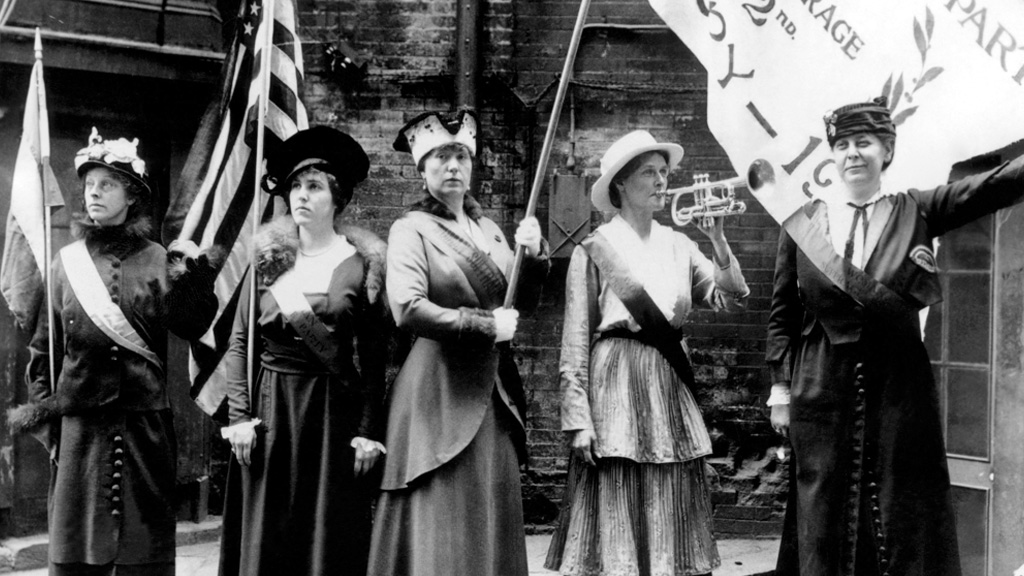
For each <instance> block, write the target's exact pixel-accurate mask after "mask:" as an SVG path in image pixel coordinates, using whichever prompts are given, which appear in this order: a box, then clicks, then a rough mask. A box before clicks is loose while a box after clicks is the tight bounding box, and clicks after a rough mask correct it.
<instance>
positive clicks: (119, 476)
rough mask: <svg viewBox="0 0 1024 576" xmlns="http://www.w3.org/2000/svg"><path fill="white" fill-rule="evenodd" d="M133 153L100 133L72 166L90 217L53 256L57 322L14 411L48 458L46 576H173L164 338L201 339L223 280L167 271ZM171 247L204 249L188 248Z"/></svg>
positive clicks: (44, 330)
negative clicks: (216, 285)
mask: <svg viewBox="0 0 1024 576" xmlns="http://www.w3.org/2000/svg"><path fill="white" fill-rule="evenodd" d="M137 146H138V140H134V141H131V142H129V141H128V140H125V139H124V138H121V139H119V140H107V141H104V140H103V139H102V138H101V137H100V136H99V134H98V133H97V132H96V129H95V128H94V129H93V133H92V135H91V136H90V138H89V146H88V147H86V148H84V149H82V150H81V151H79V152H78V155H77V156H76V158H75V166H76V168H77V170H78V175H79V176H80V177H81V178H82V182H83V184H84V191H83V192H84V203H85V211H86V214H84V215H78V216H77V219H76V220H75V221H73V223H72V224H73V232H74V233H75V236H77V237H78V238H79V240H78V241H76V242H73V243H72V244H70V245H69V246H67V247H65V248H63V249H62V250H61V251H60V254H59V255H58V256H57V257H56V258H54V262H53V266H52V270H53V291H52V296H53V297H52V302H53V304H52V306H53V316H52V322H50V321H49V320H50V319H49V318H47V316H46V314H43V315H42V316H41V320H40V321H39V322H38V324H37V329H36V334H35V336H34V338H33V340H32V343H31V345H30V350H31V354H32V356H31V360H30V362H29V366H28V374H27V380H28V382H29V396H30V398H31V400H32V403H31V404H27V405H25V406H23V407H20V408H18V409H17V410H16V411H15V412H14V413H12V414H10V415H9V422H10V423H11V425H12V427H14V428H16V429H22V430H25V431H28V432H31V433H33V435H35V436H36V437H37V438H39V439H40V440H42V441H43V443H44V445H45V446H46V447H47V449H48V450H49V452H50V458H51V463H52V466H51V478H50V501H49V504H50V507H49V534H50V542H49V556H50V574H56V575H64V574H69V575H70V574H89V575H93V574H119V575H123V574H140V575H142V574H145V575H168V576H171V575H173V574H174V548H175V521H176V518H175V515H176V507H175V504H174V488H175V481H176V457H177V455H176V445H175V437H174V427H173V425H172V417H171V410H170V404H169V402H168V397H167V386H166V379H165V374H166V369H165V364H166V361H167V331H168V330H170V331H172V332H174V333H175V334H177V335H178V336H180V337H182V338H198V337H199V336H201V335H202V334H203V332H204V331H205V330H206V328H207V326H208V324H209V322H210V321H212V320H213V315H214V314H215V313H216V310H217V300H216V297H215V296H214V293H213V280H214V278H215V276H216V274H215V270H214V267H213V266H212V265H211V263H210V261H209V258H208V257H207V256H206V255H202V256H198V257H195V258H192V257H190V258H185V259H183V258H181V255H180V254H179V255H174V256H173V257H172V261H173V263H174V265H175V268H173V269H170V270H169V267H168V253H167V251H165V250H164V248H163V247H162V246H160V245H159V244H156V243H154V242H151V241H150V240H149V239H148V237H149V233H150V223H149V218H148V215H147V214H148V211H147V205H148V203H149V201H150V197H151V196H152V191H151V189H150V186H149V181H148V178H147V175H146V164H145V162H144V161H143V160H142V159H141V158H139V156H138V153H137ZM185 244H187V246H186V245H185ZM172 250H175V251H181V252H188V253H190V254H195V253H198V249H197V248H196V247H195V245H194V244H192V243H190V242H188V243H180V244H179V245H178V246H176V247H173V248H172ZM50 325H52V328H53V336H54V338H53V352H54V357H53V359H52V360H53V361H52V365H53V369H54V371H55V372H56V374H55V375H56V385H53V383H52V382H51V378H50V370H51V368H50V366H51V361H50V360H51V359H50V354H49V352H50V347H49V343H48V332H49V327H50Z"/></svg>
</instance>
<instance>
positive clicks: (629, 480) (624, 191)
mask: <svg viewBox="0 0 1024 576" xmlns="http://www.w3.org/2000/svg"><path fill="white" fill-rule="evenodd" d="M682 157H683V148H682V147H681V146H679V145H678V144H670V143H662V142H657V141H655V139H654V137H653V136H651V134H650V133H648V132H646V131H644V130H637V131H635V132H631V133H629V134H627V135H625V136H623V137H622V138H620V139H619V140H617V141H616V142H615V143H614V144H612V146H611V147H610V148H609V149H608V151H607V152H606V153H605V155H604V157H603V158H602V159H601V178H600V179H598V180H597V182H596V183H595V184H594V187H593V189H592V191H591V201H592V202H593V203H594V206H595V207H596V208H597V209H598V210H601V211H604V212H616V214H615V216H614V217H613V218H612V219H611V221H609V222H608V223H606V224H604V225H602V226H601V227H599V228H598V229H597V230H596V231H595V232H594V233H593V234H591V235H590V236H588V237H587V238H586V239H585V240H584V241H583V242H582V243H581V245H580V246H577V247H576V249H575V250H574V251H573V255H572V260H571V261H570V263H569V276H568V278H567V280H566V291H565V293H566V297H565V322H564V323H563V329H562V356H561V362H560V365H559V373H560V378H561V387H562V410H561V416H562V431H564V432H566V433H567V435H568V436H569V437H570V439H571V443H572V448H573V453H572V456H571V462H570V464H569V480H568V486H567V488H566V495H565V497H564V498H563V501H562V513H561V516H560V518H559V523H558V524H559V525H558V528H557V529H556V531H555V536H554V537H553V538H552V539H551V548H550V549H549V550H548V557H547V562H546V564H545V565H546V566H547V567H548V568H550V569H552V570H558V571H559V572H560V573H561V574H563V575H565V576H591V575H595V574H633V575H636V576H660V575H669V574H671V575H673V576H675V575H679V576H682V575H691V574H708V573H710V572H711V571H712V570H714V569H715V568H717V567H718V566H719V564H720V560H719V556H718V549H717V547H716V545H715V539H714V536H713V535H712V526H711V495H710V491H709V489H708V485H707V480H706V477H705V469H704V467H705V466H706V464H705V457H706V456H708V455H710V454H711V438H710V437H709V436H708V432H707V429H706V428H705V427H704V420H703V418H702V417H701V413H700V409H699V408H698V407H697V403H696V402H695V401H694V399H693V395H692V394H691V392H690V387H691V386H693V384H694V380H693V370H692V368H691V366H690V363H689V359H688V352H687V351H686V350H685V349H684V344H683V342H682V326H683V323H684V322H686V317H687V316H688V315H689V313H690V310H691V309H692V308H693V307H694V306H697V305H703V306H706V307H709V308H711V309H713V310H720V311H739V310H742V309H744V308H745V306H746V297H747V295H748V294H749V293H750V290H749V289H748V288H747V284H746V282H745V281H744V279H743V273H742V272H741V271H740V266H739V263H738V262H737V261H736V258H735V256H733V254H732V250H731V249H730V248H729V243H728V242H727V241H726V239H725V234H724V232H723V228H722V226H723V223H722V218H716V219H714V222H713V223H712V224H711V225H710V226H704V225H703V223H700V224H698V227H699V229H700V230H701V232H702V233H704V234H706V235H707V236H708V238H709V239H710V240H711V245H712V247H713V250H714V262H712V261H711V260H710V259H708V258H707V257H706V256H704V254H702V253H701V251H700V249H699V248H698V247H697V245H696V244H695V243H694V242H693V241H692V240H690V239H689V238H688V237H687V236H686V235H685V234H682V233H679V232H675V231H674V230H672V229H671V228H669V227H666V226H662V225H660V224H658V222H656V221H655V220H654V213H655V212H657V211H660V210H662V209H664V208H665V196H666V194H665V192H666V189H667V184H668V180H667V178H668V174H669V172H670V171H671V170H672V169H673V168H675V167H676V165H677V164H678V163H679V161H680V160H681V159H682Z"/></svg>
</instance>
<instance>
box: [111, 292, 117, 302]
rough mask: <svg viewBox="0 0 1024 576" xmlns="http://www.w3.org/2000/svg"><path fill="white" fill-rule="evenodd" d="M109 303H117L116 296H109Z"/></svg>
mask: <svg viewBox="0 0 1024 576" xmlns="http://www.w3.org/2000/svg"><path fill="white" fill-rule="evenodd" d="M110 301H111V302H113V303H114V304H117V302H118V300H117V294H111V295H110Z"/></svg>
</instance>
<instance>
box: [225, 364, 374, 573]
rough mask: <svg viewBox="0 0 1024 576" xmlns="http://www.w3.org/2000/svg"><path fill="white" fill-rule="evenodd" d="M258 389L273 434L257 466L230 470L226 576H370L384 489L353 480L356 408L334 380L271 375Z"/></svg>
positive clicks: (260, 447)
mask: <svg viewBox="0 0 1024 576" xmlns="http://www.w3.org/2000/svg"><path fill="white" fill-rule="evenodd" d="M260 382H261V386H260V394H259V398H258V399H257V404H256V405H257V412H256V413H257V414H259V415H260V417H261V418H262V419H263V421H264V423H265V424H266V432H265V433H262V432H261V433H260V434H259V435H258V438H257V446H256V449H255V450H254V451H253V457H252V463H251V465H250V466H245V467H243V466H240V465H239V464H238V461H237V460H235V458H234V457H232V458H231V462H230V464H229V467H228V486H227V490H226V494H225V502H224V524H223V533H222V537H221V557H220V574H221V575H222V576H235V575H246V576H257V575H261V576H278V575H290V576H307V575H309V576H312V575H324V576H335V575H351V576H363V574H365V572H366V556H367V553H368V551H369V543H370V521H371V515H370V505H371V503H372V497H373V493H374V491H375V486H376V485H378V484H379V479H376V478H375V477H374V476H372V475H371V476H364V477H360V478H356V477H355V476H354V473H353V462H354V459H355V452H354V449H353V448H352V447H351V445H350V444H351V434H350V432H349V431H348V429H349V423H350V422H351V414H349V413H348V410H349V409H350V407H351V406H352V405H355V404H354V403H353V402H351V401H349V400H348V398H347V397H346V392H345V389H344V387H343V386H338V385H336V386H331V384H332V382H331V380H330V378H329V376H328V375H326V374H322V375H301V374H286V373H281V372H275V371H272V370H267V369H264V370H263V371H262V372H261V375H260ZM335 384H336V383H335ZM375 482H376V483H375Z"/></svg>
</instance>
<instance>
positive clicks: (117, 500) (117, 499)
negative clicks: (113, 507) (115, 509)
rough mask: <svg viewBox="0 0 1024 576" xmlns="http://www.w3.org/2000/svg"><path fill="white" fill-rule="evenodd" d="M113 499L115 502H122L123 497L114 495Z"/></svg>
mask: <svg viewBox="0 0 1024 576" xmlns="http://www.w3.org/2000/svg"><path fill="white" fill-rule="evenodd" d="M111 500H113V501H114V502H120V501H121V497H120V496H114V497H113V498H111Z"/></svg>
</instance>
